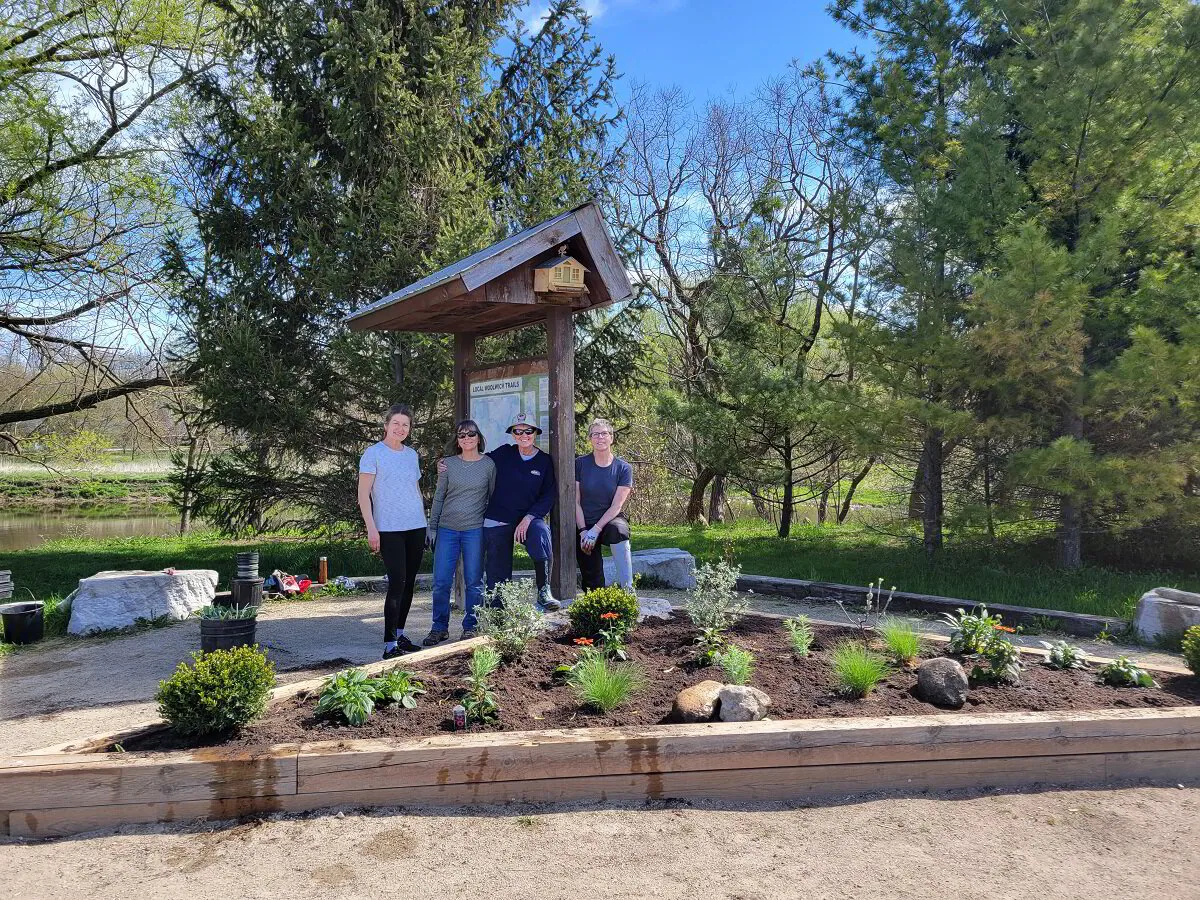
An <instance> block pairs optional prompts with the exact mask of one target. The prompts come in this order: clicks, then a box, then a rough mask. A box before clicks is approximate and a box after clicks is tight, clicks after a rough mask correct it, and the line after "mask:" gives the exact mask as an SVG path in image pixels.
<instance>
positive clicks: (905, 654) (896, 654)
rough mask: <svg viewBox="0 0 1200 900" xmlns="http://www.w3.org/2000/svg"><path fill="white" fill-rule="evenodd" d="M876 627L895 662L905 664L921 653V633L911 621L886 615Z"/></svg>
mask: <svg viewBox="0 0 1200 900" xmlns="http://www.w3.org/2000/svg"><path fill="white" fill-rule="evenodd" d="M875 627H876V630H877V631H878V632H879V636H880V637H881V638H883V642H884V643H885V644H886V645H887V648H888V652H889V653H890V654H891V655H892V659H893V660H894V661H895V662H897V663H899V664H901V665H905V664H906V663H910V662H912V661H913V660H914V659H916V658H917V657H919V656H920V655H921V634H920V632H918V631H917V629H916V627H915V626H914V625H913V624H912V623H911V622H906V621H905V620H904V619H896V618H893V617H892V616H886V617H884V618H883V619H880V621H879V624H878V625H877V626H875Z"/></svg>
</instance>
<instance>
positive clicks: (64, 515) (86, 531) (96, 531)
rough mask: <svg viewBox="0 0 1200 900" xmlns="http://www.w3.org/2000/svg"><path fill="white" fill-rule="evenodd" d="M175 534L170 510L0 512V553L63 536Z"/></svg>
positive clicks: (175, 521) (174, 517)
mask: <svg viewBox="0 0 1200 900" xmlns="http://www.w3.org/2000/svg"><path fill="white" fill-rule="evenodd" d="M178 533H179V517H178V515H177V514H175V513H171V512H163V513H142V514H135V515H128V516H95V515H92V516H88V515H83V514H81V513H80V511H79V510H78V509H74V510H70V509H68V510H62V509H47V510H44V511H39V512H21V513H11V512H0V553H6V552H11V551H13V550H28V549H29V548H31V547H36V546H38V545H39V544H42V543H44V542H46V541H49V540H53V539H55V538H62V537H86V538H113V537H145V536H156V537H157V536H166V535H175V534H178Z"/></svg>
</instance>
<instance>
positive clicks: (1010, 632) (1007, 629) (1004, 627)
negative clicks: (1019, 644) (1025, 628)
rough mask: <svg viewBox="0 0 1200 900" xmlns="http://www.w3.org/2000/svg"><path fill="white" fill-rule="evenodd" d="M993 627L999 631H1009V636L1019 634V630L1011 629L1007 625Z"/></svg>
mask: <svg viewBox="0 0 1200 900" xmlns="http://www.w3.org/2000/svg"><path fill="white" fill-rule="evenodd" d="M992 627H993V628H995V629H996V630H997V631H1007V632H1008V633H1009V634H1016V633H1017V629H1015V628H1009V627H1008V626H1007V625H993V626H992Z"/></svg>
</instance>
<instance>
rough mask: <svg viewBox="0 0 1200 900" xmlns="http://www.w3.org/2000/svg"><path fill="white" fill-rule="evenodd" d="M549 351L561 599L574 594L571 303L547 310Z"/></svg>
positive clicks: (554, 575)
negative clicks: (556, 483)
mask: <svg viewBox="0 0 1200 900" xmlns="http://www.w3.org/2000/svg"><path fill="white" fill-rule="evenodd" d="M546 339H547V340H546V342H547V345H548V349H549V352H550V455H551V456H552V457H554V478H555V480H556V481H557V482H558V502H557V503H555V504H554V509H553V510H552V511H551V513H550V516H551V526H552V528H553V532H554V567H553V569H552V570H551V573H550V589H551V590H552V591H553V592H554V596H555V597H558V598H559V599H560V600H570V599H571V598H573V597H574V596H575V323H574V320H573V311H572V309H571V307H570V306H556V307H551V308H550V309H549V310H548V311H547V313H546Z"/></svg>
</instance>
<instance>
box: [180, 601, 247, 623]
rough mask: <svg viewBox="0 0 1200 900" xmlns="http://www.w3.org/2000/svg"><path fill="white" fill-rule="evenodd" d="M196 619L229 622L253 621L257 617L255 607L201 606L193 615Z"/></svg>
mask: <svg viewBox="0 0 1200 900" xmlns="http://www.w3.org/2000/svg"><path fill="white" fill-rule="evenodd" d="M192 615H194V616H195V617H196V618H198V619H205V620H208V621H218V622H229V621H233V620H235V619H253V618H255V617H257V616H258V607H257V606H214V605H209V606H202V607H200V608H199V609H198V610H196V611H195V612H194V613H192Z"/></svg>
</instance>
